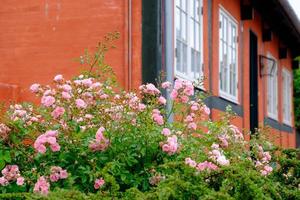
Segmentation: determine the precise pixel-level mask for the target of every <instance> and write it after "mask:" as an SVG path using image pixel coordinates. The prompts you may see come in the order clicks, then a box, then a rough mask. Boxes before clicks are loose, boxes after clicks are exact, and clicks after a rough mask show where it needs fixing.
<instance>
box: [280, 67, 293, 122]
mask: <svg viewBox="0 0 300 200" xmlns="http://www.w3.org/2000/svg"><path fill="white" fill-rule="evenodd" d="M282 121H283V123H284V124H286V125H289V126H291V125H292V73H291V72H290V71H289V70H288V69H286V68H285V67H282Z"/></svg>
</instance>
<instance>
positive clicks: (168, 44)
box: [163, 0, 174, 121]
mask: <svg viewBox="0 0 300 200" xmlns="http://www.w3.org/2000/svg"><path fill="white" fill-rule="evenodd" d="M164 3H165V4H164V31H163V33H164V44H165V45H164V46H165V48H164V50H165V52H164V53H165V63H164V64H165V69H166V81H169V82H171V83H173V66H174V59H173V58H174V43H173V37H174V36H173V30H174V27H173V26H174V25H173V0H165V1H164ZM171 109H172V100H171V98H170V95H169V93H168V92H167V110H168V112H170V111H171ZM168 120H169V121H173V115H170V117H169V119H168Z"/></svg>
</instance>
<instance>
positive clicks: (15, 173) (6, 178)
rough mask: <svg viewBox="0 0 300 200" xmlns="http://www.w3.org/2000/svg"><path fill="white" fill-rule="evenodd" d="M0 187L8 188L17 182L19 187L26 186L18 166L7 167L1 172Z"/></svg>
mask: <svg viewBox="0 0 300 200" xmlns="http://www.w3.org/2000/svg"><path fill="white" fill-rule="evenodd" d="M1 173H2V175H3V176H2V177H0V185H2V186H6V185H8V184H9V183H10V182H12V181H16V183H17V185H23V184H24V178H23V177H22V176H21V174H20V171H19V167H18V166H17V165H6V166H5V168H4V169H2V171H1Z"/></svg>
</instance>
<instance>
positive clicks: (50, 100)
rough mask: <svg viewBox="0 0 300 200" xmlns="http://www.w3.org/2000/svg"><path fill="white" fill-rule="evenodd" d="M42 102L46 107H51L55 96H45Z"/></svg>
mask: <svg viewBox="0 0 300 200" xmlns="http://www.w3.org/2000/svg"><path fill="white" fill-rule="evenodd" d="M41 103H42V104H43V105H44V106H46V107H50V106H52V105H53V104H54V103H55V98H54V97H53V96H43V97H42V99H41Z"/></svg>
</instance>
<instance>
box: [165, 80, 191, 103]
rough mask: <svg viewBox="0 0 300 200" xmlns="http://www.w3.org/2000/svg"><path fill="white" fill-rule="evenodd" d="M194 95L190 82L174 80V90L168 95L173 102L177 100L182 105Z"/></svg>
mask: <svg viewBox="0 0 300 200" xmlns="http://www.w3.org/2000/svg"><path fill="white" fill-rule="evenodd" d="M193 95H194V86H193V84H192V83H191V82H190V81H185V80H181V79H176V80H175V83H174V88H173V90H172V92H171V93H170V96H171V98H172V99H173V100H178V101H179V102H182V103H187V102H188V101H189V97H190V96H193Z"/></svg>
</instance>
